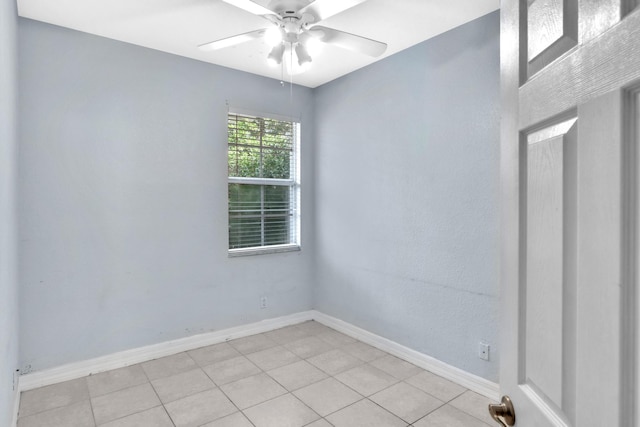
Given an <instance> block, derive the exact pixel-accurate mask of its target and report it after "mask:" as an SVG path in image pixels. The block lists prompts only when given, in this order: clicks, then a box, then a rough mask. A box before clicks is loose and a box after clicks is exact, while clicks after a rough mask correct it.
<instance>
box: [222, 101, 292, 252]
mask: <svg viewBox="0 0 640 427" xmlns="http://www.w3.org/2000/svg"><path fill="white" fill-rule="evenodd" d="M231 116H244V117H249V118H256V119H268V120H277V121H283V122H289V123H292V124H293V125H294V126H295V129H294V132H293V134H294V135H293V136H294V138H293V141H292V149H291V174H290V178H289V179H278V178H259V177H237V176H230V175H229V160H228V155H229V119H230V118H231ZM226 119H227V120H226V129H227V138H226V141H227V142H226V146H227V195H228V193H229V185H230V184H248V185H261V186H271V185H275V186H279V187H289V188H290V192H291V197H292V198H293V202H291V203H290V206H291V211H292V217H291V220H292V221H293V225H291V226H290V227H289V230H290V235H291V234H292V235H293V238H292V239H291V241H290V243H287V244H279V245H268V246H251V247H246V248H233V249H232V248H229V232H230V225H231V223H230V220H231V218H230V215H229V213H230V212H229V197H227V251H228V256H229V257H230V258H233V257H241V256H250V255H263V254H271V253H282V252H294V251H300V250H301V244H300V240H301V239H300V205H301V200H300V140H301V128H302V125H301V121H300V120H299V119H296V118H292V117H287V116H281V115H277V114H270V113H262V112H256V111H248V110H242V109H229V110H228V111H227V115H226Z"/></svg>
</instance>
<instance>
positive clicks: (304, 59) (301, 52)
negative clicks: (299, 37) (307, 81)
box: [296, 43, 311, 67]
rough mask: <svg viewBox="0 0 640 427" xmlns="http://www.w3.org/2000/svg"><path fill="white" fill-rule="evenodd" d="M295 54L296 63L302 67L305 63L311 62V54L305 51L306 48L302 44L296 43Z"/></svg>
mask: <svg viewBox="0 0 640 427" xmlns="http://www.w3.org/2000/svg"><path fill="white" fill-rule="evenodd" d="M296 56H297V57H298V65H300V66H301V67H304V65H305V64H309V63H311V56H310V55H309V52H307V48H306V47H305V46H304V45H303V44H302V43H298V44H297V45H296Z"/></svg>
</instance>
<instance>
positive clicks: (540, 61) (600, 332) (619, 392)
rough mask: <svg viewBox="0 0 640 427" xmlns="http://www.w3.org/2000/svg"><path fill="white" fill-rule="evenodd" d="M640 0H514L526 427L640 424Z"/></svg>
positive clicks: (513, 272)
mask: <svg viewBox="0 0 640 427" xmlns="http://www.w3.org/2000/svg"><path fill="white" fill-rule="evenodd" d="M636 1H637V0H633V1H629V0H503V2H502V8H501V15H502V18H501V22H502V24H501V25H502V31H501V56H502V59H501V62H502V64H501V68H502V75H501V79H502V91H503V92H502V103H503V114H502V125H501V127H502V131H501V132H502V133H501V156H502V157H501V182H502V196H503V206H502V227H503V228H502V233H503V235H502V310H503V313H502V321H501V324H502V328H503V332H502V344H501V345H502V349H503V353H502V356H501V357H502V364H501V373H500V386H501V389H502V393H503V394H505V395H509V396H510V397H511V399H512V401H513V404H514V406H515V414H516V426H518V427H546V426H575V427H611V426H614V427H615V426H621V427H634V426H640V418H639V417H638V415H637V413H636V412H637V407H638V406H639V404H638V403H639V401H638V394H640V393H637V392H635V390H637V389H638V385H640V381H638V374H637V372H638V363H637V360H638V355H639V354H640V353H639V352H638V350H637V343H638V341H639V340H638V334H637V331H638V316H637V311H638V307H639V306H640V304H638V295H639V294H640V293H639V292H638V291H637V282H638V280H637V274H638V272H637V271H636V270H637V267H638V265H639V263H638V253H639V250H638V247H637V246H638V239H637V236H638V232H637V230H638V211H639V209H638V199H639V198H638V184H637V177H638V175H639V173H638V152H640V150H638V149H637V143H638V135H639V134H640V132H639V131H638V130H639V123H640V114H639V111H640V105H639V102H640V98H639V96H638V90H639V89H640V8H636V7H635V6H636ZM634 393H635V395H634Z"/></svg>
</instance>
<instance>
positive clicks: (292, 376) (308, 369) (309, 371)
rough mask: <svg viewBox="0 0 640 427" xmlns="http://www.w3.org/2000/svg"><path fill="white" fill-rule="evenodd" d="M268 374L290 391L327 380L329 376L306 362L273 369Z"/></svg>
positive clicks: (302, 361)
mask: <svg viewBox="0 0 640 427" xmlns="http://www.w3.org/2000/svg"><path fill="white" fill-rule="evenodd" d="M267 374H269V376H270V377H272V378H273V379H275V380H276V381H278V382H279V383H280V384H282V386H284V388H286V389H287V390H289V391H293V390H297V389H299V388H302V387H305V386H308V385H309V384H313V383H315V382H318V381H320V380H322V379H325V378H327V374H325V373H324V372H322V371H321V370H320V369H318V368H316V367H315V366H313V365H312V364H310V363H308V362H306V361H304V360H301V361H299V362H296V363H292V364H291V365H287V366H282V367H280V368H277V369H273V370H271V371H268V372H267Z"/></svg>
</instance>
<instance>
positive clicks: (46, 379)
mask: <svg viewBox="0 0 640 427" xmlns="http://www.w3.org/2000/svg"><path fill="white" fill-rule="evenodd" d="M307 320H316V321H318V322H320V323H322V324H324V325H326V326H329V327H330V328H333V329H335V330H337V331H340V332H342V333H344V334H346V335H349V336H351V337H353V338H356V339H358V340H360V341H362V342H364V343H366V344H369V345H372V346H374V347H376V348H379V349H380V350H383V351H386V352H387V353H389V354H392V355H394V356H396V357H399V358H400V359H403V360H406V361H407V362H410V363H413V364H414V365H416V366H419V367H421V368H423V369H426V370H428V371H431V372H433V373H434V374H437V375H440V376H441V377H443V378H446V379H448V380H450V381H453V382H455V383H457V384H460V385H461V386H463V387H465V388H467V389H469V390H471V391H474V392H476V393H478V394H481V395H483V396H486V397H488V398H489V399H492V400H494V401H498V400H499V396H500V389H499V386H498V384H496V383H494V382H491V381H488V380H486V379H484V378H481V377H478V376H477V375H473V374H470V373H468V372H466V371H463V370H462V369H459V368H456V367H453V366H451V365H448V364H446V363H444V362H441V361H439V360H437V359H434V358H433V357H431V356H427V355H426V354H423V353H420V352H418V351H415V350H412V349H410V348H408V347H405V346H403V345H401V344H398V343H396V342H394V341H391V340H389V339H386V338H383V337H381V336H379V335H376V334H373V333H371V332H368V331H366V330H364V329H361V328H359V327H357V326H355V325H352V324H350V323H347V322H344V321H342V320H340V319H336V318H335V317H331V316H328V315H326V314H324V313H321V312H319V311H315V310H311V311H304V312H300V313H296V314H292V315H288V316H283V317H278V318H275V319H267V320H263V321H260V322H256V323H250V324H248V325H242V326H237V327H233V328H229V329H224V330H220V331H215V332H209V333H206V334H198V335H193V336H191V337H186V338H180V339H177V340H173V341H167V342H163V343H160V344H153V345H149V346H145V347H140V348H136V349H132V350H126V351H121V352H118V353H113V354H110V355H107V356H102V357H97V358H95V359H89V360H84V361H81V362H75V363H69V364H66V365H62V366H58V367H55V368H51V369H45V370H42V371H37V372H32V373H29V374H25V375H23V376H21V377H20V382H19V388H18V390H20V391H26V390H32V389H34V388H38V387H43V386H47V385H51V384H55V383H59V382H63V381H69V380H73V379H76V378H82V377H85V376H87V375H91V374H97V373H100V372H104V371H109V370H111V369H117V368H123V367H125V366H130V365H134V364H136V363H142V362H146V361H149V360H153V359H157V358H160V357H165V356H171V355H172V354H176V353H181V352H183V351H188V350H193V349H196V348H199V347H205V346H208V345H212V344H218V343H221V342H224V341H228V340H232V339H236V338H242V337H246V336H249V335H254V334H260V333H263V332H268V331H271V330H274V329H278V328H282V327H285V326H289V325H294V324H296V323H301V322H305V321H307ZM16 405H18V403H16ZM16 414H17V406H16Z"/></svg>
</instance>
